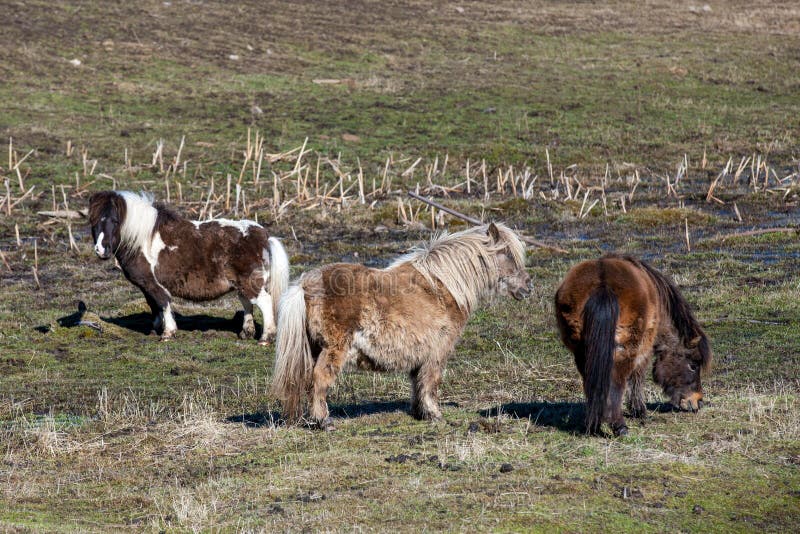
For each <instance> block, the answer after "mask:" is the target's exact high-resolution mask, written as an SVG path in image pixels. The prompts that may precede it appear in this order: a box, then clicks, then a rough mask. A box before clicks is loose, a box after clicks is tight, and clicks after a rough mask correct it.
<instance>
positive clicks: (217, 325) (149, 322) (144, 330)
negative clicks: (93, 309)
mask: <svg viewBox="0 0 800 534" xmlns="http://www.w3.org/2000/svg"><path fill="white" fill-rule="evenodd" d="M102 319H103V321H106V322H108V323H111V324H114V325H117V326H119V327H121V328H127V329H128V330H132V331H134V332H138V333H140V334H145V335H147V334H150V333H151V332H152V331H153V316H152V315H151V314H149V313H144V312H140V313H132V314H130V315H123V316H121V317H102ZM243 319H244V312H243V311H241V310H239V311H237V312H236V314H235V315H234V316H233V318H232V319H226V318H224V317H215V316H212V315H206V314H198V315H181V314H178V313H176V314H175V323H176V324H177V325H178V330H179V331H180V330H188V331H192V332H208V331H212V330H216V331H221V332H233V333H236V334H238V333H239V332H240V331H241V329H242V321H243ZM256 330H257V331H256V337H260V335H261V326H260V325H258V324H257V326H256Z"/></svg>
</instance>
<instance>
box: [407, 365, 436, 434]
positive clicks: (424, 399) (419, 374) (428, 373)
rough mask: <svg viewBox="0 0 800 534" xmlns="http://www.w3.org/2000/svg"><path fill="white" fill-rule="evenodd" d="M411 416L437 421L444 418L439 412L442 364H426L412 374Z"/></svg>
mask: <svg viewBox="0 0 800 534" xmlns="http://www.w3.org/2000/svg"><path fill="white" fill-rule="evenodd" d="M409 376H410V378H411V414H412V415H413V416H414V417H416V418H417V419H426V420H432V421H435V420H437V419H441V418H442V412H441V410H439V402H438V400H439V384H441V383H442V364H441V363H439V362H438V361H437V362H433V361H431V362H426V363H424V364H422V365H421V366H420V367H418V368H417V369H414V370H413V371H411V373H410V375H409Z"/></svg>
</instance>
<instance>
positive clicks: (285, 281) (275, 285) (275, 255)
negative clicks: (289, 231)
mask: <svg viewBox="0 0 800 534" xmlns="http://www.w3.org/2000/svg"><path fill="white" fill-rule="evenodd" d="M269 255H270V267H269V295H270V296H271V297H272V311H273V313H274V314H275V316H276V317H277V315H278V303H279V302H280V300H281V295H283V292H284V291H286V288H287V287H289V257H288V256H287V255H286V250H284V248H283V245H281V242H280V241H279V240H278V238H277V237H270V238H269Z"/></svg>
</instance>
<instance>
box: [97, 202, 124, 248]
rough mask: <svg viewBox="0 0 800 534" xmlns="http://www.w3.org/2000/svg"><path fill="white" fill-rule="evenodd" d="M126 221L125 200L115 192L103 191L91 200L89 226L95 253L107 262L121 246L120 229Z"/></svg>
mask: <svg viewBox="0 0 800 534" xmlns="http://www.w3.org/2000/svg"><path fill="white" fill-rule="evenodd" d="M124 219H125V200H124V199H123V198H122V197H121V196H120V195H118V194H117V193H116V192H115V191H101V192H100V193H95V194H93V195H92V196H91V197H90V198H89V224H90V225H91V227H92V241H93V242H94V252H95V254H97V256H98V257H100V258H101V259H104V260H107V259H108V258H110V257H111V256H113V255H114V252H116V250H117V249H118V248H119V245H120V239H121V236H120V228H121V227H122V221H123V220H124Z"/></svg>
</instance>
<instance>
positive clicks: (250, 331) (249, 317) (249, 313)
mask: <svg viewBox="0 0 800 534" xmlns="http://www.w3.org/2000/svg"><path fill="white" fill-rule="evenodd" d="M239 302H241V303H242V308H244V319H243V320H242V331H241V332H239V338H241V339H252V338H253V336H255V335H256V324H255V322H254V321H253V303H252V302H250V299H248V298H247V297H245V296H244V295H242V294H241V293H240V294H239Z"/></svg>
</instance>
